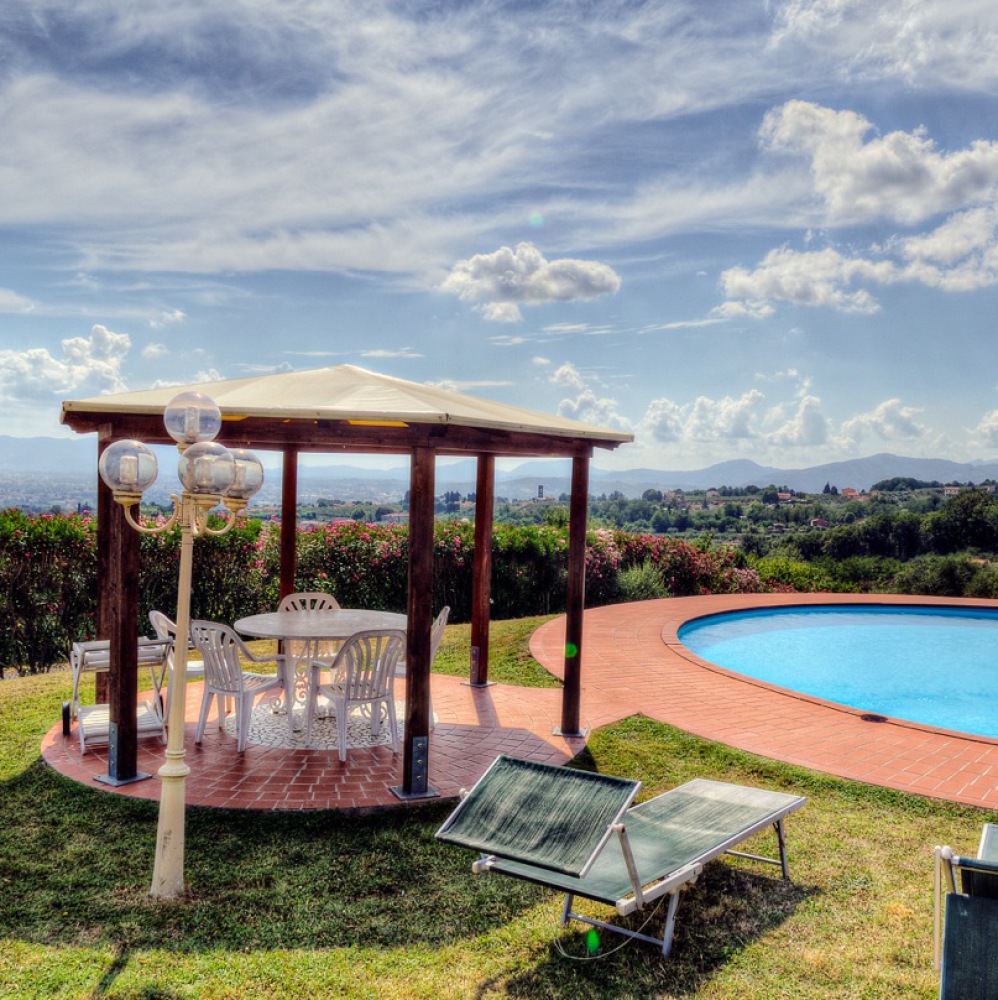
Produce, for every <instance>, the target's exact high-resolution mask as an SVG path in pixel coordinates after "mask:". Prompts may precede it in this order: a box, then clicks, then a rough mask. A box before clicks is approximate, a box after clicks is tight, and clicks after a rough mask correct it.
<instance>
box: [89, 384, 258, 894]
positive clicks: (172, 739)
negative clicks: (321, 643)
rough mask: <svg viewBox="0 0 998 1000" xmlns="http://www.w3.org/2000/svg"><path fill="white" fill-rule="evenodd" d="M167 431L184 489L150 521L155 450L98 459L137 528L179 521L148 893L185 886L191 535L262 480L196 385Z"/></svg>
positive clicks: (169, 414) (171, 414)
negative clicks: (229, 443)
mask: <svg viewBox="0 0 998 1000" xmlns="http://www.w3.org/2000/svg"><path fill="white" fill-rule="evenodd" d="M163 422H164V424H165V425H166V430H167V433H168V434H169V435H170V436H171V437H172V438H173V439H174V441H176V442H177V447H178V448H179V449H180V461H179V462H178V465H177V475H178V476H179V477H180V482H181V484H182V486H183V490H182V491H181V493H180V496H177V495H176V494H173V496H172V500H173V513H172V514H171V516H170V518H169V519H168V520H167V521H166V522H165V523H163V524H158V525H156V526H155V527H152V526H149V525H145V524H142V523H141V519H140V518H139V519H136V517H135V514H134V509H135V508H136V507H137V506H138V505H139V503H140V501H141V499H142V494H143V493H144V492H145V490H146V489H148V488H149V486H151V485H152V483H153V482H154V481H155V479H156V473H157V467H156V456H155V455H154V454H153V453H152V451H150V449H149V448H148V447H147V446H146V445H144V444H143V443H142V442H141V441H116V442H115V443H114V444H112V445H110V446H109V447H108V448H106V449H105V450H104V452H103V454H102V455H101V458H100V463H99V466H98V469H99V472H100V476H101V478H102V479H103V480H104V482H105V483H106V484H107V485H108V487H109V488H110V489H111V490H112V492H113V493H114V499H115V500H116V501H117V502H118V503H119V504H121V505H122V507H123V508H124V512H125V519H126V520H127V521H128V523H129V524H130V525H131V526H132V527H133V528H135V529H136V530H137V531H140V532H142V533H143V534H160V533H162V532H164V531H169V530H170V529H171V528H173V527H174V526H175V525H179V526H180V574H179V579H178V582H177V639H176V642H175V644H174V651H173V671H172V673H171V674H170V677H169V679H168V684H169V689H168V690H169V694H168V698H167V700H168V701H169V703H170V714H169V718H168V719H167V745H166V762H165V763H164V764H163V766H162V767H161V768H160V769H159V776H160V778H161V779H162V789H161V791H160V800H159V822H158V827H157V831H156V861H155V866H154V868H153V878H152V888H151V890H150V892H151V894H152V895H153V896H157V897H161V898H168V899H173V898H176V897H178V896H180V895H182V894H183V891H184V820H185V810H186V802H185V798H186V778H187V775H188V774H189V773H190V767H188V765H187V764H186V763H185V762H184V756H185V754H186V751H185V749H184V709H185V707H186V705H185V703H186V700H187V644H188V636H189V635H190V619H191V613H190V612H191V570H192V566H193V551H194V539H195V538H198V537H200V536H201V535H224V534H225V533H226V532H227V531H229V530H230V529H231V528H232V527H233V525H234V524H235V520H236V515H237V514H238V513H239V511H240V510H242V509H243V508H244V507H245V506H246V504H247V502H248V501H249V499H250V497H252V496H253V495H254V494H255V493H256V492H257V491H258V490H259V489H260V487H261V486H262V485H263V466H262V465H261V463H260V460H259V459H258V458H257V457H256V455H254V454H253V453H252V452H251V451H245V450H244V449H241V448H237V449H233V450H232V451H229V450H228V449H227V448H224V447H223V446H222V445H220V444H218V443H217V442H216V441H215V440H214V438H215V437H216V435H217V434H218V432H219V431H220V430H221V427H222V414H221V411H220V410H219V408H218V407H217V406H216V405H215V403H214V402H213V401H212V400H211V399H209V398H208V397H207V396H205V395H203V394H202V393H199V392H184V393H181V394H180V395H179V396H175V397H174V398H173V399H172V400H171V401H170V402H169V403H168V404H167V407H166V409H165V411H164V413H163ZM219 505H222V506H224V507H225V508H226V509H227V512H228V513H227V517H226V520H225V523H224V524H223V525H222V527H220V528H212V527H209V526H208V515H209V513H210V511H212V510H213V509H214V508H216V507H218V506H219Z"/></svg>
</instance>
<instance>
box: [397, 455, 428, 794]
mask: <svg viewBox="0 0 998 1000" xmlns="http://www.w3.org/2000/svg"><path fill="white" fill-rule="evenodd" d="M435 462H436V458H435V454H434V452H433V450H432V449H430V448H427V447H418V446H417V447H415V448H413V449H412V458H411V463H412V464H411V467H410V478H409V597H408V608H407V612H408V622H409V624H408V629H407V634H406V655H405V684H406V698H405V704H406V719H405V739H404V745H403V754H402V785H401V786H400V787H393V788H392V791H393V792H394V793H395V794H396V795H397V796H398V797H399V798H401V799H410V798H428V797H431V796H434V795H437V794H438V793H437V791H436V789H434V788H431V787H430V785H429V782H428V777H429V764H430V628H431V625H432V620H433V490H434V482H435V471H436V469H435Z"/></svg>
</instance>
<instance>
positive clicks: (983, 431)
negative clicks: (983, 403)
mask: <svg viewBox="0 0 998 1000" xmlns="http://www.w3.org/2000/svg"><path fill="white" fill-rule="evenodd" d="M975 434H976V436H977V437H978V438H979V439H980V440H981V441H982V442H983V444H984V446H985V447H987V448H998V410H991V412H990V413H985V414H984V416H983V417H981V420H980V423H979V424H978V425H977V429H976V431H975Z"/></svg>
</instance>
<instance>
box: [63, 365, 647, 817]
mask: <svg viewBox="0 0 998 1000" xmlns="http://www.w3.org/2000/svg"><path fill="white" fill-rule="evenodd" d="M186 390H194V391H199V392H203V393H205V394H206V395H208V396H210V397H211V398H212V399H214V400H215V402H216V403H217V404H218V406H219V408H220V409H221V412H222V430H221V432H220V433H219V435H218V437H217V440H218V441H219V442H220V443H221V444H223V445H225V446H226V447H230V448H252V449H255V450H261V451H279V452H281V453H282V455H283V464H282V489H281V524H280V531H281V534H280V553H281V555H280V596H281V597H284V596H285V595H286V594H289V593H292V592H293V591H294V590H295V584H294V581H295V569H296V566H295V562H296V545H295V542H296V537H297V524H296V507H297V495H298V456H299V455H301V454H302V453H323V452H324V453H369V454H400V455H402V454H405V455H408V456H409V458H410V491H409V592H408V604H407V615H408V622H409V627H408V638H407V648H406V663H407V668H406V669H407V676H406V681H407V683H406V708H405V740H404V745H403V775H402V781H401V785H400V790H401V795H402V796H403V797H407V796H412V797H420V796H424V795H427V794H432V790H431V789H429V788H428V786H427V768H428V760H427V758H428V747H429V731H430V688H429V683H430V681H429V678H430V626H431V623H432V619H433V610H434V609H433V608H432V604H431V600H432V581H433V517H434V481H435V464H436V458H437V456H466V457H467V456H474V457H475V458H476V459H477V482H476V502H475V555H474V568H473V584H472V587H473V592H472V624H471V663H470V683H471V684H472V685H485V684H486V683H487V682H488V645H489V618H490V612H489V604H490V589H491V570H492V567H491V551H492V519H493V507H494V502H495V462H496V458H498V457H523V458H528V457H545V458H551V457H558V458H570V459H571V460H572V486H571V499H570V513H569V555H568V559H569V562H568V592H567V625H566V635H565V682H564V691H563V697H562V714H561V728H560V731H561V732H562V733H563V734H564V735H574V734H578V732H579V707H580V693H581V676H580V662H581V654H582V619H583V609H584V604H585V535H586V514H587V503H588V495H589V463H590V460H591V458H592V455H593V451H594V449H595V448H607V449H613V448H616V447H618V446H619V445H621V444H624V443H626V442H628V441H631V440H633V437H632V435H630V434H626V433H622V432H620V431H616V430H611V429H607V428H601V427H594V426H590V425H587V424H583V423H579V422H577V421H573V420H566V419H563V418H560V417H552V416H549V415H547V414H542V413H537V412H534V411H531V410H527V409H522V408H519V407H513V406H506V405H504V404H501V403H497V402H494V401H492V400H486V399H481V398H477V397H474V396H468V395H465V394H463V393H458V392H452V391H448V390H445V389H440V388H435V387H432V386H427V385H421V384H419V383H415V382H407V381H404V380H402V379H397V378H392V377H389V376H385V375H380V374H376V373H374V372H370V371H366V370H365V369H362V368H358V367H355V366H353V365H338V366H335V367H331V368H320V369H315V370H311V371H299V372H287V373H280V374H275V375H264V376H256V377H252V378H245V379H233V380H226V381H219V382H206V383H198V384H196V385H190V386H169V387H164V388H157V389H149V390H144V391H138V392H126V393H117V394H111V395H104V396H96V397H92V398H89V399H77V400H67V401H65V402H63V404H62V422H63V423H64V424H66V425H67V426H69V427H71V428H72V429H73V430H74V431H77V432H79V433H94V432H96V433H97V435H98V454H100V453H102V452H103V450H104V449H105V448H107V447H108V446H109V445H111V444H112V443H114V442H115V441H117V440H121V439H127V438H138V439H140V440H142V441H144V442H146V443H148V444H173V443H174V442H173V439H172V438H170V437H169V436H168V435H167V433H166V431H165V429H164V425H163V410H164V408H165V406H166V405H167V403H168V402H169V401H170V400H171V399H172V398H173V397H174V396H175V395H177V394H178V393H180V392H183V391H186ZM97 536H98V588H99V590H98V629H99V635H100V636H101V637H102V638H108V639H109V640H110V671H109V682H108V700H109V702H110V714H111V720H112V733H113V739H114V741H115V745H113V746H112V750H111V753H110V763H109V767H110V768H111V769H112V771H113V772H114V773H113V774H112V775H111V777H112V778H114V779H115V780H118V781H127V780H130V779H132V778H134V777H135V774H136V770H137V768H136V759H137V737H138V733H137V726H136V720H135V704H136V697H137V691H136V684H137V680H136V656H137V651H136V645H135V622H136V620H137V617H138V584H137V580H138V565H139V536H138V533H137V532H135V531H134V530H132V529H131V528H130V527H129V526H128V524H127V522H126V520H125V516H124V511H123V509H122V508H121V507H120V506H119V505H118V504H116V503H114V502H113V501H112V496H111V491H110V490H109V489H108V487H107V486H105V485H104V483H103V482H102V481H101V480H99V479H98V504H97Z"/></svg>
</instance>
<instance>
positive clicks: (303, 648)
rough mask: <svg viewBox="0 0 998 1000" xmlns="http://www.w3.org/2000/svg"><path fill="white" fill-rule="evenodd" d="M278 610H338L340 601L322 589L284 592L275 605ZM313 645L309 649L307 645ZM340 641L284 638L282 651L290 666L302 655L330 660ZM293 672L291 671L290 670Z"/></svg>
mask: <svg viewBox="0 0 998 1000" xmlns="http://www.w3.org/2000/svg"><path fill="white" fill-rule="evenodd" d="M277 610H278V611H339V610H340V602H339V601H337V600H336V598H335V597H333V595H332V594H327V593H326V592H325V591H323V590H309V591H302V592H301V593H297V594H286V595H285V596H284V597H282V598H281V603H280V604H279V605H278V606H277ZM310 645H312V646H314V648H313V649H310V648H309V646H310ZM341 645H342V643H339V642H337V641H336V640H335V639H327V640H324V641H323V642H319V643H311V644H310V643H307V642H297V641H295V640H292V639H288V640H285V645H284V653H285V655H286V656H287V657H288V658H289V660H290V661H291V664H292V667H293V665H294V664H295V663H297V662H298V661H299V660H300V659H301V658H302V657H304V656H307V655H312V656H315V657H318V658H319V659H321V660H332V658H333V657H334V656H335V655H336V653H337V651H338V650H339V648H340V646H341ZM292 672H293V671H292ZM289 676H290V675H289Z"/></svg>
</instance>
